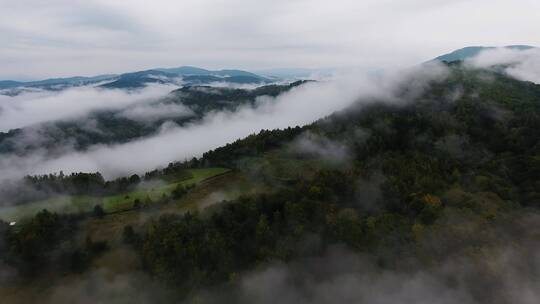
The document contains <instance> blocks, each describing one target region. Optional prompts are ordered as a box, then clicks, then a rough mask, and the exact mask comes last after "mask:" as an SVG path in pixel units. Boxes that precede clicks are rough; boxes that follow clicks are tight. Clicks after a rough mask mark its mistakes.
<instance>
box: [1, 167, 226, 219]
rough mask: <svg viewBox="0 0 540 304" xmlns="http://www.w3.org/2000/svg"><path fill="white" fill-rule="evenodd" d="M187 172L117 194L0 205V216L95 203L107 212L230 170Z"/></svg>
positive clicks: (86, 207) (69, 210)
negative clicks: (185, 176) (184, 176)
mask: <svg viewBox="0 0 540 304" xmlns="http://www.w3.org/2000/svg"><path fill="white" fill-rule="evenodd" d="M189 171H190V173H191V174H192V175H193V177H192V178H190V179H187V180H182V181H177V182H170V183H165V182H157V183H149V184H146V185H141V187H139V189H137V190H134V191H131V192H127V193H122V194H118V195H111V196H105V197H91V196H62V197H55V198H51V199H47V200H43V201H37V202H33V203H28V204H24V205H20V206H15V207H5V208H0V219H2V220H4V221H17V220H19V219H21V218H24V217H29V216H32V215H34V214H36V213H37V212H39V211H41V210H43V209H48V210H49V211H54V212H57V213H80V212H89V211H91V210H92V208H93V207H94V206H95V205H98V204H99V205H101V206H102V207H103V209H104V210H105V212H107V213H112V212H118V211H123V210H129V209H131V208H132V207H133V201H134V200H136V199H139V200H141V201H144V200H146V199H147V198H150V199H151V200H157V199H159V198H161V197H162V196H163V195H169V194H170V193H171V191H172V190H173V189H174V188H176V187H177V186H178V185H179V184H181V185H183V186H190V185H195V184H198V183H200V182H202V181H204V180H206V179H209V178H212V177H215V176H218V175H220V174H224V173H227V172H228V171H229V169H225V168H204V169H190V170H189Z"/></svg>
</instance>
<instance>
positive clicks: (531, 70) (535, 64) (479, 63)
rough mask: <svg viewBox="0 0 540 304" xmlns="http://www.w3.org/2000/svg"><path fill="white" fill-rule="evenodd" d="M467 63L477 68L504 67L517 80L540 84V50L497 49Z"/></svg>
mask: <svg viewBox="0 0 540 304" xmlns="http://www.w3.org/2000/svg"><path fill="white" fill-rule="evenodd" d="M467 63H468V64H470V65H472V66H473V67H477V68H493V67H496V66H503V68H504V70H505V71H506V73H508V75H510V76H512V77H514V78H516V79H519V80H525V81H531V82H534V83H538V84H540V49H528V50H516V49H508V48H496V49H491V50H486V51H483V52H481V53H480V54H478V56H476V57H474V58H471V59H470V60H467Z"/></svg>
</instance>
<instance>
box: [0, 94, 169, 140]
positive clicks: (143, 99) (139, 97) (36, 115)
mask: <svg viewBox="0 0 540 304" xmlns="http://www.w3.org/2000/svg"><path fill="white" fill-rule="evenodd" d="M174 88H175V87H173V86H167V85H148V86H147V87H146V88H144V89H141V90H138V91H135V92H128V91H123V90H106V89H98V88H95V87H77V88H71V89H67V90H62V91H58V92H55V91H42V90H38V91H32V92H26V93H24V92H23V93H22V94H19V95H17V96H14V97H10V96H6V95H0V132H6V131H9V130H10V129H15V128H22V127H26V126H30V125H34V124H38V123H42V122H48V121H54V120H62V119H73V118H76V117H78V116H84V115H86V114H88V113H89V112H91V111H96V110H107V109H122V108H125V107H127V106H130V105H134V104H141V103H148V102H151V101H155V100H156V99H157V98H160V97H163V96H165V95H166V94H167V93H169V92H170V91H171V90H173V89H174ZM135 109H136V108H135ZM154 110H157V111H158V112H159V110H163V109H154ZM134 111H136V110H134ZM132 114H136V113H132Z"/></svg>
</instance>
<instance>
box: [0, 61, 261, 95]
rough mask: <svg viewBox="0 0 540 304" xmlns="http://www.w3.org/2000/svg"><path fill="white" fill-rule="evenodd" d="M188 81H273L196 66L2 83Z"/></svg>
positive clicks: (0, 84)
mask: <svg viewBox="0 0 540 304" xmlns="http://www.w3.org/2000/svg"><path fill="white" fill-rule="evenodd" d="M184 79H187V82H188V84H192V83H193V84H207V83H210V82H219V81H222V82H230V83H238V84H254V83H268V82H270V79H268V78H266V77H263V76H260V75H257V74H255V73H251V72H247V71H242V70H234V69H224V70H215V71H213V70H206V69H202V68H198V67H192V66H182V67H177V68H157V69H150V70H144V71H137V72H130V73H123V74H108V75H98V76H93V77H82V76H75V77H67V78H51V79H45V80H38V81H14V80H0V90H1V89H16V88H43V89H61V88H65V87H71V86H81V85H90V84H99V83H100V82H108V83H106V84H103V85H100V87H104V88H138V87H141V86H144V85H145V84H146V83H175V82H177V81H178V80H184Z"/></svg>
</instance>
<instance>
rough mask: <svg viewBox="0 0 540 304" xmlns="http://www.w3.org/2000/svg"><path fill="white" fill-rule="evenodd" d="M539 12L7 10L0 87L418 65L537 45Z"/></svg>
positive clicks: (436, 7) (31, 6) (68, 6)
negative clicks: (488, 49)
mask: <svg viewBox="0 0 540 304" xmlns="http://www.w3.org/2000/svg"><path fill="white" fill-rule="evenodd" d="M539 11H540V3H539V2H538V1H534V0H515V1H506V0H475V1H464V0H459V1H438V0H437V1H432V0H429V1H428V0H410V1H402V0H387V1H380V0H361V1H357V0H338V1H334V2H328V1H323V0H299V1H286V0H277V1H267V2H261V1H256V2H255V1H249V0H228V1H225V0H217V1H215V0H200V1H173V0H156V1H152V3H151V4H150V3H148V2H147V1H142V0H134V1H127V0H118V1H105V0H91V1H78V0H76V1H68V0H51V1H46V2H42V1H32V0H22V1H16V2H14V1H9V0H0V36H1V37H2V44H1V45H0V66H1V67H2V70H1V71H0V79H12V78H19V79H28V78H34V79H35V78H47V77H56V76H67V75H97V74H102V73H121V72H126V71H135V70H142V69H146V68H155V67H158V66H163V67H167V66H179V65H184V64H188V65H198V66H203V67H208V68H225V67H234V68H243V69H265V68H286V67H307V68H317V67H318V68H320V67H341V66H346V67H348V66H369V67H381V66H383V67H389V66H397V65H410V64H414V63H416V62H422V61H425V60H428V59H430V58H434V57H435V56H436V55H440V54H442V53H446V52H448V51H451V50H453V49H457V48H461V47H464V46H468V45H508V44H531V45H540V38H539V36H538V34H537V29H538V28H539V26H540V21H539V20H540V18H539V16H538V12H539ZM22 67H24V69H23V68H22Z"/></svg>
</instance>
